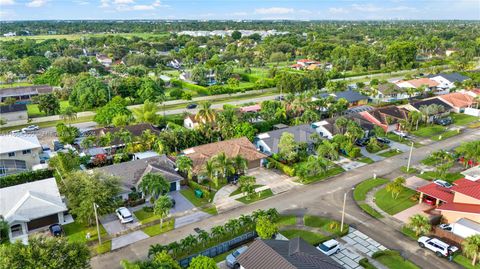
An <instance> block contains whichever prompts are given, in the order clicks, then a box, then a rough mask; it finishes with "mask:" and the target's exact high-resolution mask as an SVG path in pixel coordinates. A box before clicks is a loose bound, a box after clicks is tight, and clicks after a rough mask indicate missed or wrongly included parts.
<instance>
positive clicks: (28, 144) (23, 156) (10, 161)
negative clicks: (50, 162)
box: [0, 134, 42, 176]
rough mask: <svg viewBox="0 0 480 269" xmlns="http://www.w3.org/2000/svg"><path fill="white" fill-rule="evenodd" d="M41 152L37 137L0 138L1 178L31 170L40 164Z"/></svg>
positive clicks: (5, 136)
mask: <svg viewBox="0 0 480 269" xmlns="http://www.w3.org/2000/svg"><path fill="white" fill-rule="evenodd" d="M41 152H42V146H41V145H40V142H39V141H38V139H37V136H36V135H32V134H18V135H17V134H16V135H3V136H0V176H4V175H8V174H14V173H19V172H23V171H28V170H31V169H32V167H33V166H34V165H37V164H39V163H40V157H39V154H40V153H41Z"/></svg>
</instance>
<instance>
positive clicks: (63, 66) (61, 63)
mask: <svg viewBox="0 0 480 269" xmlns="http://www.w3.org/2000/svg"><path fill="white" fill-rule="evenodd" d="M52 66H53V67H56V68H59V69H60V70H63V71H64V72H65V73H69V74H78V73H80V72H82V71H85V67H84V66H83V63H82V62H81V61H80V60H78V59H76V58H72V57H59V58H57V59H56V60H55V61H54V62H53V63H52Z"/></svg>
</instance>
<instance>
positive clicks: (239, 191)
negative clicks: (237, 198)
mask: <svg viewBox="0 0 480 269" xmlns="http://www.w3.org/2000/svg"><path fill="white" fill-rule="evenodd" d="M262 186H264V185H260V184H256V185H253V188H255V189H256V188H259V187H262ZM240 193H242V191H241V190H240V186H239V187H238V188H237V189H236V190H235V191H233V192H232V193H230V196H234V195H237V194H240Z"/></svg>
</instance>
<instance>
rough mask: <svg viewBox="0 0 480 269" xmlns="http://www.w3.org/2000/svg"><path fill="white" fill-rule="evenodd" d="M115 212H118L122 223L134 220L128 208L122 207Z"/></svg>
mask: <svg viewBox="0 0 480 269" xmlns="http://www.w3.org/2000/svg"><path fill="white" fill-rule="evenodd" d="M115 213H117V217H118V219H119V220H120V222H121V223H129V222H133V216H132V213H130V210H128V208H126V207H120V208H118V209H117V210H115Z"/></svg>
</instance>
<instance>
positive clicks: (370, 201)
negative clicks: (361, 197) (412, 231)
mask: <svg viewBox="0 0 480 269" xmlns="http://www.w3.org/2000/svg"><path fill="white" fill-rule="evenodd" d="M383 187H385V185H381V186H378V187H376V188H373V189H371V190H370V191H369V192H368V193H367V196H366V198H365V203H366V204H367V205H369V206H371V207H372V208H373V209H375V210H376V211H378V212H379V213H380V214H382V216H383V218H382V219H380V221H382V222H383V223H385V224H386V225H389V226H390V227H393V228H395V229H397V230H400V229H402V226H403V224H402V223H400V222H399V221H398V220H397V219H395V218H394V217H393V216H390V214H388V213H387V212H385V211H383V210H382V209H381V208H380V207H378V206H377V204H376V203H375V193H376V192H377V191H378V190H380V189H381V188H383Z"/></svg>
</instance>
